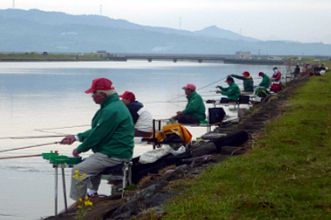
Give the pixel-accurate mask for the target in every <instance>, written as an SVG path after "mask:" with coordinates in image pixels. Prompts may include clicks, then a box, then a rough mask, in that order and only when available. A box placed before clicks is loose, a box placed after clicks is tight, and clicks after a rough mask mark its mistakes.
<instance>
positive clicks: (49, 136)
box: [0, 134, 71, 140]
mask: <svg viewBox="0 0 331 220" xmlns="http://www.w3.org/2000/svg"><path fill="white" fill-rule="evenodd" d="M69 135H71V134H61V135H42V136H20V137H0V139H14V140H16V139H34V138H54V137H66V136H69Z"/></svg>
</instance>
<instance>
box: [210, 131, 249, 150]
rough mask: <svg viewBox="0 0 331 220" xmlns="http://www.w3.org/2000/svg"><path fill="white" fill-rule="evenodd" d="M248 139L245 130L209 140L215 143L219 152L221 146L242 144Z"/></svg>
mask: <svg viewBox="0 0 331 220" xmlns="http://www.w3.org/2000/svg"><path fill="white" fill-rule="evenodd" d="M247 140H248V133H247V132H246V131H243V130H241V131H238V132H235V133H232V134H228V135H227V136H225V137H220V138H217V139H215V140H212V141H211V142H213V143H214V144H215V145H216V148H217V152H218V153H219V152H221V148H222V147H223V146H236V147H238V146H240V145H242V144H244V143H245V142H246V141H247Z"/></svg>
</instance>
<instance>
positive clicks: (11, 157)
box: [0, 154, 42, 160]
mask: <svg viewBox="0 0 331 220" xmlns="http://www.w3.org/2000/svg"><path fill="white" fill-rule="evenodd" d="M40 156H42V154H31V155H21V156H10V157H0V160H5V159H17V158H25V157H40Z"/></svg>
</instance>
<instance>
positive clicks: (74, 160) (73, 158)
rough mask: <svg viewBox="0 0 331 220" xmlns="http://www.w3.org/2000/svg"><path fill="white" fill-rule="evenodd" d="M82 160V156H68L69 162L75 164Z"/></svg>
mask: <svg viewBox="0 0 331 220" xmlns="http://www.w3.org/2000/svg"><path fill="white" fill-rule="evenodd" d="M80 162H82V157H68V160H67V162H66V163H67V164H69V165H73V164H78V163H80Z"/></svg>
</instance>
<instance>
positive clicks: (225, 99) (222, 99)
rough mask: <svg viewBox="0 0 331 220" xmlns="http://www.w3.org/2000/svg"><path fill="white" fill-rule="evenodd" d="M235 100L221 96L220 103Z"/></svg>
mask: <svg viewBox="0 0 331 220" xmlns="http://www.w3.org/2000/svg"><path fill="white" fill-rule="evenodd" d="M234 102H235V101H233V100H231V99H227V98H221V101H220V103H234Z"/></svg>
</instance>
